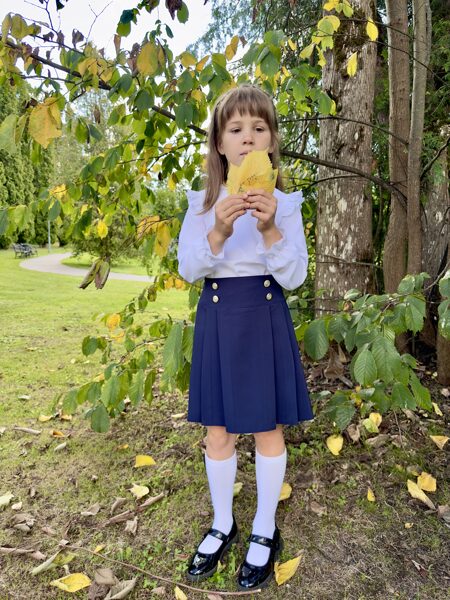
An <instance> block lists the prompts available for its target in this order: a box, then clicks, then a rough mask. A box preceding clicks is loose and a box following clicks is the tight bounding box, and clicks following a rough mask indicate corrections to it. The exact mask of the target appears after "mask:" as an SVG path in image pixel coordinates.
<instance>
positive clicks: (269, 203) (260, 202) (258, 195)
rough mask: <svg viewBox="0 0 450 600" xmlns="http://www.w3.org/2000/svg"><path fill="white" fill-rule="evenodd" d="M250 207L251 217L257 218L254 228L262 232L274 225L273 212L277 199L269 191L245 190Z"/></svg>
mask: <svg viewBox="0 0 450 600" xmlns="http://www.w3.org/2000/svg"><path fill="white" fill-rule="evenodd" d="M247 195H248V198H247V200H248V202H249V203H250V208H251V209H253V211H252V217H256V218H257V219H258V223H257V224H256V228H257V229H258V231H259V232H261V233H264V232H267V231H270V230H271V229H273V228H274V227H275V213H276V212H277V200H276V198H275V197H274V196H272V194H271V193H270V192H266V191H264V190H251V191H249V192H247Z"/></svg>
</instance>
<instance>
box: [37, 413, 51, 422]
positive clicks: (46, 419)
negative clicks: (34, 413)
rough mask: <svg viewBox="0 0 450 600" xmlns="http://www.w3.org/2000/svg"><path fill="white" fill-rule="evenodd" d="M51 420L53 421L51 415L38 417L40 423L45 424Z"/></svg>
mask: <svg viewBox="0 0 450 600" xmlns="http://www.w3.org/2000/svg"><path fill="white" fill-rule="evenodd" d="M51 419H53V416H52V415H39V418H38V421H39V422H40V423H45V422H46V421H50V420H51Z"/></svg>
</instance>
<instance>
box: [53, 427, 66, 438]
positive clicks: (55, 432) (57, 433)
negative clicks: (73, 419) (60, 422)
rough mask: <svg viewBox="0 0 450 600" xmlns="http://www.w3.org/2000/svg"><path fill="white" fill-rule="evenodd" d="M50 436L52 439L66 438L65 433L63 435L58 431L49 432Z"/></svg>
mask: <svg viewBox="0 0 450 600" xmlns="http://www.w3.org/2000/svg"><path fill="white" fill-rule="evenodd" d="M50 435H51V436H52V437H66V434H65V433H63V432H62V431H59V430H58V429H53V430H52V431H51V432H50Z"/></svg>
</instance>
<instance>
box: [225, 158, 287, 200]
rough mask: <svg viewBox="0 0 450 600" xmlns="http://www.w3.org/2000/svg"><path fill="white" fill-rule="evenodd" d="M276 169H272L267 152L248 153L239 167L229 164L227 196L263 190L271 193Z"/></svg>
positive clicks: (276, 172)
mask: <svg viewBox="0 0 450 600" xmlns="http://www.w3.org/2000/svg"><path fill="white" fill-rule="evenodd" d="M277 175H278V169H273V168H272V163H271V162H270V158H269V155H268V154H267V150H253V151H252V152H249V153H248V154H247V156H245V157H244V160H243V161H242V163H241V164H240V166H237V165H233V164H232V163H230V165H229V169H228V179H227V190H228V193H229V194H237V193H239V192H247V191H249V190H252V189H253V190H255V189H263V190H266V191H267V192H270V193H272V192H273V190H274V189H275V184H276V181H277Z"/></svg>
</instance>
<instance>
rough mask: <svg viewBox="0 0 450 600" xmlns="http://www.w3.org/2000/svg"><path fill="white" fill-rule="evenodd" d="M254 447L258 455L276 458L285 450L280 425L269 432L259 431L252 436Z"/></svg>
mask: <svg viewBox="0 0 450 600" xmlns="http://www.w3.org/2000/svg"><path fill="white" fill-rule="evenodd" d="M253 435H254V437H255V445H256V448H257V450H258V452H259V453H260V454H264V455H265V456H278V455H279V454H282V453H283V452H284V449H285V444H284V434H283V427H282V425H277V427H276V429H272V430H271V431H260V432H258V433H254V434H253Z"/></svg>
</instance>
